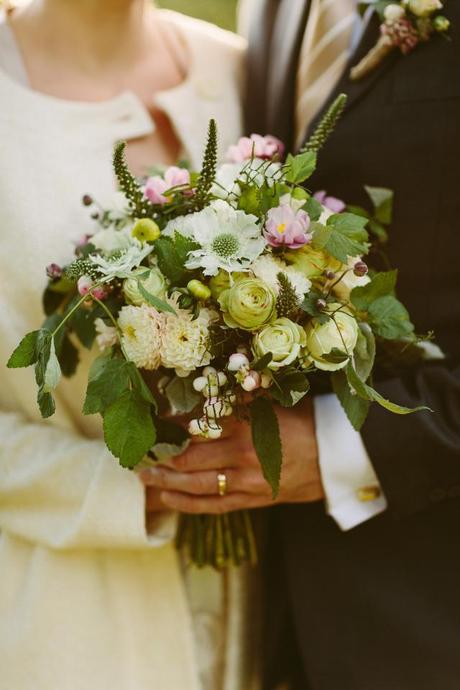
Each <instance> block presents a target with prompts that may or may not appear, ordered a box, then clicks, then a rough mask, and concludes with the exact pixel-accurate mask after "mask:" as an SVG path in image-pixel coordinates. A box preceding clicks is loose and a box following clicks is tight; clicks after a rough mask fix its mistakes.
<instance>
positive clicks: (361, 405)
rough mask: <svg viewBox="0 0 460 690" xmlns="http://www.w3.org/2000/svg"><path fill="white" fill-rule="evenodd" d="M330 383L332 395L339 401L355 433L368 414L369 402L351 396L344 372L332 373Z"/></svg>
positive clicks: (356, 396)
mask: <svg viewBox="0 0 460 690" xmlns="http://www.w3.org/2000/svg"><path fill="white" fill-rule="evenodd" d="M331 381H332V388H333V390H334V393H335V394H336V396H337V398H338V399H339V402H340V404H341V406H342V408H343V410H344V412H345V414H346V415H347V417H348V420H349V421H350V424H351V425H352V427H353V428H354V429H355V430H356V431H360V430H361V428H362V426H363V424H364V422H365V421H366V417H367V415H368V412H369V407H370V402H369V400H363V399H362V398H360V397H359V396H358V395H353V394H352V392H351V390H350V386H349V384H348V381H347V375H346V374H345V372H343V371H335V372H333V373H332V374H331Z"/></svg>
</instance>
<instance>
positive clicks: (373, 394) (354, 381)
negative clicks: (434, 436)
mask: <svg viewBox="0 0 460 690" xmlns="http://www.w3.org/2000/svg"><path fill="white" fill-rule="evenodd" d="M346 374H347V379H348V383H349V385H350V386H351V388H352V389H353V390H354V391H355V392H356V394H357V395H359V397H360V398H362V399H363V400H369V401H373V402H376V403H378V404H379V405H381V406H382V407H384V408H385V409H386V410H388V411H389V412H393V413H394V414H400V415H406V414H412V413H413V412H422V411H423V410H425V411H429V412H432V410H430V408H429V407H425V406H423V405H422V406H420V407H414V408H409V407H404V406H402V405H398V404H397V403H393V402H391V401H390V400H387V399H386V398H384V397H383V396H382V395H380V393H378V392H377V391H376V390H374V388H372V387H371V386H368V385H367V384H366V383H364V382H363V381H361V379H360V378H359V376H358V374H357V373H356V371H355V370H354V369H353V365H352V364H351V363H350V364H349V365H348V366H347V369H346Z"/></svg>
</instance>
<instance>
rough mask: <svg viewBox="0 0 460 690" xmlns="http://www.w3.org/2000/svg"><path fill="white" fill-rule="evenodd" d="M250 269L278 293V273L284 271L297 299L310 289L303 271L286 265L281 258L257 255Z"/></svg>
mask: <svg viewBox="0 0 460 690" xmlns="http://www.w3.org/2000/svg"><path fill="white" fill-rule="evenodd" d="M251 271H252V272H253V273H254V275H255V276H256V278H260V280H263V281H264V283H266V284H267V285H269V286H270V287H271V288H272V289H273V290H274V292H275V293H276V294H278V293H279V289H280V288H279V283H278V277H277V276H278V273H284V275H285V276H286V277H287V278H288V279H289V282H290V283H291V285H292V287H293V288H294V290H295V291H296V293H297V297H298V298H299V300H301V299H303V298H304V295H306V294H307V292H309V291H310V288H311V281H310V280H308V278H306V277H305V276H304V275H303V273H300V271H297V270H296V269H295V268H294V267H293V266H288V265H287V264H285V263H284V261H282V260H281V259H278V258H276V257H274V256H272V255H270V254H264V255H263V256H259V258H258V259H256V260H255V261H254V263H253V264H252V266H251Z"/></svg>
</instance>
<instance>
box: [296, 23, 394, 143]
mask: <svg viewBox="0 0 460 690" xmlns="http://www.w3.org/2000/svg"><path fill="white" fill-rule="evenodd" d="M379 35H380V20H379V18H378V15H377V13H376V12H374V11H373V10H370V11H369V12H368V13H367V15H366V17H365V19H364V24H363V28H362V34H361V39H360V40H359V41H358V43H357V46H356V48H355V49H354V50H353V51H352V54H351V55H350V58H349V60H348V62H347V65H346V67H345V70H344V71H343V73H342V76H341V78H340V79H339V81H338V83H337V85H336V86H335V87H334V89H333V91H332V92H331V94H330V95H329V97H328V98H327V100H326V102H325V104H324V106H323V107H322V108H321V110H320V111H319V112H318V113H317V115H316V116H315V118H314V119H313V121H312V122H311V123H310V125H309V127H308V130H307V132H306V134H305V141H306V140H307V139H308V137H309V136H310V134H311V133H312V132H313V130H314V129H315V127H316V125H317V124H318V122H319V120H320V119H321V117H322V116H323V115H324V114H325V112H326V110H327V109H328V108H329V106H330V105H331V103H332V102H333V101H334V99H335V98H337V96H338V95H339V94H340V93H346V94H347V96H348V101H347V106H346V111H345V113H348V112H349V111H350V110H351V109H352V108H353V107H354V106H355V105H356V104H357V103H358V102H359V101H360V100H361V99H362V98H363V97H364V96H365V95H366V93H367V92H368V91H369V90H370V89H371V88H372V86H374V84H375V83H376V82H377V80H378V79H380V77H381V76H383V75H384V74H385V73H386V72H387V71H388V69H389V68H390V67H391V66H392V65H393V64H394V63H395V61H396V60H398V57H399V51H396V50H394V51H393V52H392V53H391V54H390V55H389V56H387V57H386V58H385V60H384V61H383V62H382V63H381V64H380V65H378V67H376V68H375V69H374V70H373V72H371V73H370V74H369V75H368V76H367V77H365V78H364V79H361V80H360V81H356V82H354V81H352V80H351V79H350V70H351V68H352V67H353V66H354V65H356V64H357V63H358V62H359V61H360V60H361V58H363V57H364V56H365V55H366V54H367V53H368V52H369V50H370V49H371V48H372V47H373V46H374V45H375V44H376V42H377V40H378V38H379Z"/></svg>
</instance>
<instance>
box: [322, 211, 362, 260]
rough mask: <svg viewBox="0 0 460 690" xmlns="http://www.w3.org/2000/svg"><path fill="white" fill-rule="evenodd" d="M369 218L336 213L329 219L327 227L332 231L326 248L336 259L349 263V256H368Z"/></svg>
mask: <svg viewBox="0 0 460 690" xmlns="http://www.w3.org/2000/svg"><path fill="white" fill-rule="evenodd" d="M366 225H367V218H363V216H357V215H355V214H354V213H336V214H334V215H332V216H330V217H329V218H328V219H327V227H328V228H331V229H332V232H331V234H330V236H329V239H328V240H327V242H326V245H325V248H326V250H327V251H328V252H329V254H332V256H334V257H335V258H336V259H339V261H342V263H344V264H345V263H347V260H348V257H349V256H359V255H361V254H367V252H368V250H369V242H368V239H369V235H368V233H367V230H366V229H365V226H366Z"/></svg>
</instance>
